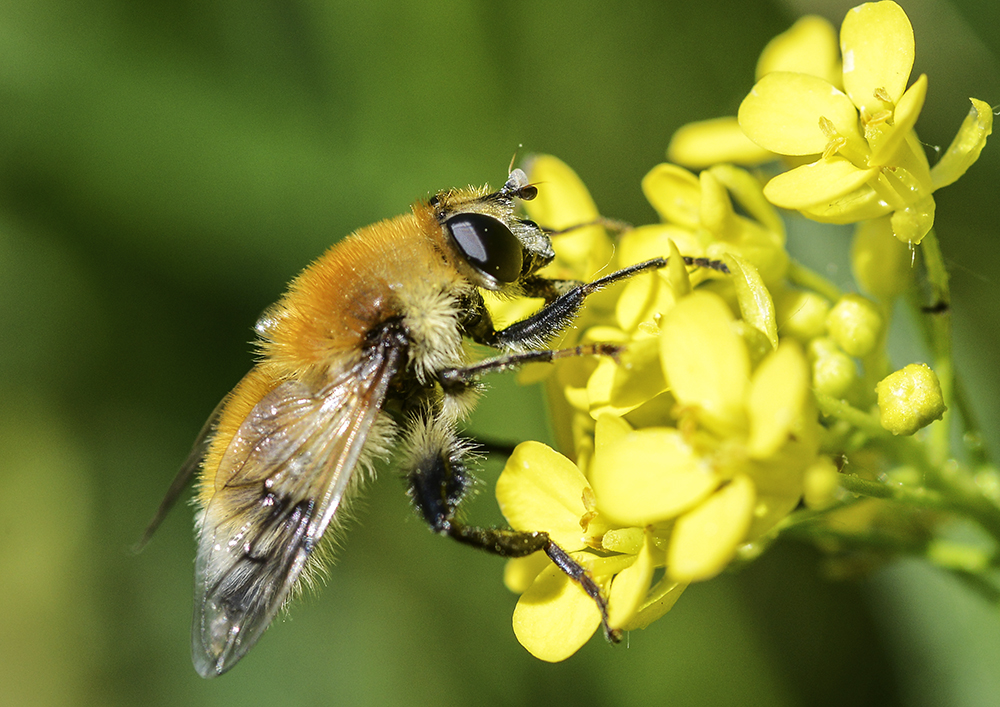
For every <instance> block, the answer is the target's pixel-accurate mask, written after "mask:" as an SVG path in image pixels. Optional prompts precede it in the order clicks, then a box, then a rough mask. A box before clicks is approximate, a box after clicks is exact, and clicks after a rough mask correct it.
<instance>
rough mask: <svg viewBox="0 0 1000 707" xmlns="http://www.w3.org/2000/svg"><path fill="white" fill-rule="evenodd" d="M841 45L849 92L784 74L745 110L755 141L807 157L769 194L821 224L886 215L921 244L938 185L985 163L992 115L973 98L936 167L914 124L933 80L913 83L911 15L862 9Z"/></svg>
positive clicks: (762, 83)
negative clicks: (981, 155)
mask: <svg viewBox="0 0 1000 707" xmlns="http://www.w3.org/2000/svg"><path fill="white" fill-rule="evenodd" d="M840 47H841V53H842V56H843V69H842V74H841V78H842V85H843V90H840V88H838V87H837V86H836V85H834V82H831V81H830V80H829V79H828V78H822V77H820V76H817V75H814V74H809V73H800V72H793V71H776V72H772V73H769V74H767V75H765V76H764V77H763V78H761V79H760V80H759V81H758V82H757V84H756V85H755V86H754V88H753V90H752V91H751V92H750V94H749V95H748V96H747V97H746V99H744V101H743V103H742V105H741V106H740V110H739V123H740V126H741V127H742V128H743V130H744V132H745V133H746V134H747V136H748V137H749V138H750V139H751V140H752V141H754V142H755V143H756V144H758V145H760V146H761V147H762V148H765V149H767V150H770V151H772V152H775V153H778V154H781V155H789V156H796V157H801V158H805V159H806V160H807V163H806V164H803V165H801V166H799V167H796V168H794V169H792V170H790V171H788V172H785V173H783V174H779V175H778V176H776V177H774V178H773V179H772V180H771V181H770V182H768V184H767V186H766V187H765V188H764V194H765V195H766V196H767V198H768V199H769V200H770V201H771V202H772V203H774V204H775V205H777V206H781V207H784V208H787V209H794V210H798V211H801V212H802V214H804V215H805V216H807V217H809V218H811V219H814V220H817V221H824V222H829V223H853V222H857V221H861V220H865V219H875V218H879V217H884V218H886V219H887V220H888V222H889V224H890V227H891V230H892V233H893V235H895V237H896V238H898V239H899V240H901V241H903V242H906V243H919V242H920V240H921V239H922V238H923V237H924V236H925V235H926V234H927V232H928V231H929V230H930V228H931V226H932V225H933V223H934V209H935V204H934V198H933V196H932V193H933V191H934V190H935V189H937V188H940V187H941V186H944V185H946V184H949V183H951V182H953V181H954V180H955V179H957V178H958V177H959V176H961V174H963V173H964V172H965V170H966V169H968V167H969V166H970V165H971V164H972V163H973V162H975V160H976V158H977V157H978V155H979V152H980V151H981V150H982V146H983V145H984V144H985V140H986V137H987V136H988V135H989V134H990V132H991V130H992V113H991V112H990V111H989V108H988V106H986V104H984V103H982V102H981V101H977V100H975V99H972V103H973V114H972V116H970V118H968V119H967V120H966V121H965V123H963V125H962V128H961V130H960V131H959V134H958V136H957V137H956V138H955V141H954V142H953V143H952V146H951V147H950V148H949V150H948V153H947V154H948V155H950V157H949V158H948V160H947V161H945V160H942V162H941V163H939V164H938V165H937V166H936V167H935V169H934V170H932V169H931V167H930V165H929V164H928V161H927V157H926V155H925V154H924V150H923V146H922V145H921V144H920V142H919V140H918V139H917V136H916V133H915V132H914V130H913V126H914V124H915V123H916V120H917V117H918V116H919V114H920V109H921V108H922V107H923V103H924V98H925V96H926V92H927V77H926V76H920V77H919V78H918V79H917V80H916V81H915V82H914V83H913V85H911V86H910V87H909V88H907V81H908V79H909V75H910V69H911V67H912V65H913V56H914V41H913V30H912V28H911V26H910V22H909V19H908V18H907V17H906V14H905V13H904V12H903V10H902V9H901V8H900V7H899V6H898V5H897V4H896V3H894V2H891V0H883V1H882V2H874V3H865V4H864V5H860V6H858V7H856V8H854V9H852V10H851V11H849V12H848V14H847V17H846V18H845V19H844V23H843V25H842V27H841V32H840ZM819 51H821V52H822V51H823V50H822V49H820V50H819Z"/></svg>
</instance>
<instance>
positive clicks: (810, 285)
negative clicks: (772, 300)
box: [788, 258, 843, 302]
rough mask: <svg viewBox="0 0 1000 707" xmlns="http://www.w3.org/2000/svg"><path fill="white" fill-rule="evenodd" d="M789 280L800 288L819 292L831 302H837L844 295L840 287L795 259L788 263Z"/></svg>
mask: <svg viewBox="0 0 1000 707" xmlns="http://www.w3.org/2000/svg"><path fill="white" fill-rule="evenodd" d="M788 279H789V280H791V281H792V282H793V283H794V284H796V285H798V286H799V287H804V288H806V289H807V290H813V291H814V292H818V293H819V294H821V295H823V296H824V297H826V298H827V299H828V300H830V301H831V302H836V301H837V300H839V299H840V297H841V295H842V294H843V293H842V292H841V291H840V288H839V287H837V286H836V285H834V284H833V283H832V282H830V281H829V280H827V279H826V278H825V277H823V276H822V275H820V274H819V273H818V272H816V271H815V270H810V269H809V268H807V267H806V266H805V265H803V264H802V263H800V262H799V261H797V260H795V259H794V258H792V259H791V260H790V261H789V263H788Z"/></svg>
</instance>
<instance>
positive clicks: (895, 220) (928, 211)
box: [889, 195, 937, 245]
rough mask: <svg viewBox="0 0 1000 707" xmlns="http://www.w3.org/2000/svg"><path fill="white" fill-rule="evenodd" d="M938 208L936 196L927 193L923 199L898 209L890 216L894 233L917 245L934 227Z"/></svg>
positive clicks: (904, 241) (901, 238)
mask: <svg viewBox="0 0 1000 707" xmlns="http://www.w3.org/2000/svg"><path fill="white" fill-rule="evenodd" d="M936 208H937V205H936V203H935V201H934V197H933V196H930V195H927V196H925V197H924V198H923V199H920V200H919V201H916V202H914V203H912V204H909V205H907V207H906V208H905V209H896V210H895V211H893V212H892V216H890V217H889V223H890V224H891V225H892V235H894V236H895V237H896V238H898V239H899V240H900V241H902V242H903V243H906V244H908V245H917V244H918V243H920V241H922V240H923V239H924V236H926V235H927V234H928V233H929V232H930V230H931V228H933V227H934V211H935V210H936Z"/></svg>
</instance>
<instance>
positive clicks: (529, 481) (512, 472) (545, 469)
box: [496, 442, 589, 551]
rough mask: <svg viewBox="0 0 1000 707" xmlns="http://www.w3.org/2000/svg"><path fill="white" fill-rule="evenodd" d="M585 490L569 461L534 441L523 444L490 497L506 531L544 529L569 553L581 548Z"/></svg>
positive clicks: (579, 473) (585, 510) (577, 471)
mask: <svg viewBox="0 0 1000 707" xmlns="http://www.w3.org/2000/svg"><path fill="white" fill-rule="evenodd" d="M588 486H589V484H588V483H587V479H586V478H585V477H584V475H583V473H582V472H581V471H580V469H578V468H577V466H576V464H574V463H573V462H571V461H570V460H569V459H567V458H566V457H564V456H563V455H561V454H559V453H558V452H556V451H554V450H552V449H550V448H549V447H547V446H545V445H544V444H541V443H540V442H523V443H521V444H519V445H517V448H515V449H514V453H513V454H511V455H510V458H509V459H507V464H506V466H504V470H503V472H502V473H501V474H500V478H499V479H497V485H496V497H497V502H498V503H499V505H500V512H501V513H503V515H504V517H505V518H506V519H507V522H508V523H510V526H511V527H512V528H514V529H516V530H524V531H536V530H544V531H546V532H547V533H548V534H549V535H550V536H551V537H552V539H553V540H554V541H555V542H556V543H558V544H559V545H561V546H562V547H563V548H564V549H566V550H569V551H572V550H578V549H582V548H583V546H584V542H583V531H582V529H581V528H580V518H581V516H583V514H584V513H586V512H587V510H588V509H587V508H586V506H585V505H584V503H583V493H584V489H586V488H587V487H588Z"/></svg>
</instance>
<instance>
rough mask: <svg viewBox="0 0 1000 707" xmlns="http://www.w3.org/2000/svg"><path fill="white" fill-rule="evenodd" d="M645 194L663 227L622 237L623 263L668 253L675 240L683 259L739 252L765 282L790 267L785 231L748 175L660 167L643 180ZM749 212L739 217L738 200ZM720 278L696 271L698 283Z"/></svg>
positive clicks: (729, 170)
mask: <svg viewBox="0 0 1000 707" xmlns="http://www.w3.org/2000/svg"><path fill="white" fill-rule="evenodd" d="M642 190H643V193H644V194H645V195H646V198H647V199H648V200H649V203H650V204H652V205H653V208H654V209H656V211H657V213H659V214H660V218H661V219H662V220H663V224H661V225H657V226H643V227H641V228H637V229H635V230H634V231H631V232H629V233H627V234H625V235H624V236H623V237H622V244H621V249H622V256H621V259H622V265H630V264H632V263H633V262H640V261H641V260H644V259H646V258H648V257H653V254H654V253H655V254H656V255H662V254H663V253H664V252H666V250H667V247H666V244H667V241H669V240H672V241H673V242H674V243H676V244H677V247H678V248H679V249H680V251H681V252H682V253H683V254H684V255H688V256H699V257H708V258H713V259H719V260H721V259H722V258H723V257H724V256H725V255H726V254H728V253H734V254H736V255H738V256H740V257H741V258H744V259H745V260H746V261H748V262H749V263H751V264H752V265H753V266H754V267H755V268H756V269H757V271H758V272H759V273H760V276H761V277H762V278H763V280H764V282H766V283H769V284H771V283H776V282H778V281H779V280H781V279H782V278H783V277H784V275H785V272H786V271H787V269H788V253H787V252H786V251H785V229H784V225H783V223H782V221H781V217H780V216H779V215H778V213H777V211H776V210H775V209H774V207H773V206H771V205H770V204H769V203H768V202H767V200H766V199H765V198H764V195H763V193H762V192H761V188H760V184H759V182H758V181H757V180H756V178H754V177H753V176H751V175H750V174H749V173H747V172H746V171H744V170H742V169H739V168H737V167H733V166H731V165H717V166H715V167H711V168H710V169H706V170H704V171H702V172H701V174H700V175H698V176H695V175H694V174H692V173H691V172H689V171H687V170H686V169H684V168H683V167H677V166H676V165H671V164H661V165H657V166H656V167H654V168H653V169H652V170H651V171H650V172H649V174H647V175H646V176H645V177H644V178H643V180H642ZM734 199H735V200H736V203H737V204H738V205H739V207H740V209H741V210H742V211H743V212H744V213H746V214H747V216H744V215H742V214H740V213H737V210H736V209H735V208H734V207H733V200H734ZM716 275H717V274H716V273H712V272H709V271H696V272H695V273H693V274H692V276H693V277H694V278H695V282H699V281H701V280H703V279H705V278H709V277H715V276H716Z"/></svg>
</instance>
